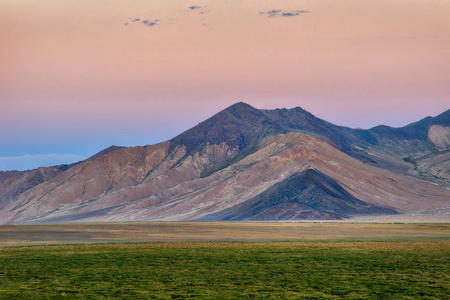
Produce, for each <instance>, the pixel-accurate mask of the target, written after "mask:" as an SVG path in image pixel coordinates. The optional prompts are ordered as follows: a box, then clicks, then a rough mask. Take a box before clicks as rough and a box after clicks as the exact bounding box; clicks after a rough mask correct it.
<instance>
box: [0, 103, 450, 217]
mask: <svg viewBox="0 0 450 300" xmlns="http://www.w3.org/2000/svg"><path fill="white" fill-rule="evenodd" d="M438 120H439V122H440V123H441V124H442V122H444V121H445V120H446V118H440V119H438ZM442 120H444V121H442ZM421 122H422V121H421ZM421 122H418V123H417V124H419V125H420V126H419V125H415V126H419V127H420V128H419V127H413V129H414V130H415V131H419V129H420V130H426V134H425V135H426V136H427V135H428V131H429V128H431V126H433V125H434V124H433V122H431V121H430V120H428V121H427V122H422V123H421ZM425 123H426V124H425ZM415 124H416V123H415ZM424 124H425V125H424ZM439 126H441V125H439ZM417 128H419V129H417ZM421 128H422V129H421ZM383 130H385V129H383ZM383 130H375V131H374V132H373V133H372V132H369V131H367V132H366V133H364V132H362V131H364V130H352V129H348V128H342V127H338V126H335V125H333V124H330V123H327V122H325V121H322V120H320V119H317V118H315V117H314V116H312V115H311V114H309V113H307V112H305V111H303V110H301V109H298V108H297V109H293V110H275V111H259V110H256V109H254V108H252V107H251V106H248V105H246V104H243V103H238V104H236V105H234V106H232V107H230V108H229V109H226V110H224V111H223V112H221V113H219V114H217V115H215V116H214V117H212V118H211V119H209V120H207V121H205V122H203V123H201V124H199V125H198V126H197V127H194V128H193V129H191V130H188V131H187V132H185V133H183V134H181V135H179V136H178V137H176V138H174V139H173V140H171V141H168V142H164V143H160V144H156V145H150V146H145V147H130V148H120V147H113V148H109V149H106V150H105V151H104V152H101V153H99V154H98V155H95V156H93V157H91V158H89V159H87V160H86V161H84V162H82V163H80V164H78V165H75V166H72V167H70V168H69V169H67V170H65V171H62V168H40V169H36V170H32V171H28V172H8V173H6V172H0V223H39V222H41V223H42V222H73V221H79V222H83V221H136V220H196V219H204V220H291V219H295V220H297V219H342V218H353V217H356V216H374V217H375V216H378V215H380V214H384V215H397V214H403V213H408V212H419V211H425V210H430V209H439V208H443V207H447V206H450V203H449V202H450V197H449V195H450V191H449V189H448V188H447V187H446V184H447V183H446V182H445V181H444V182H442V183H440V181H439V182H438V183H436V181H435V182H430V181H429V180H428V179H427V178H421V177H419V176H418V175H417V174H416V173H414V170H413V166H412V165H410V164H408V163H407V162H404V161H403V156H402V155H403V154H402V153H404V152H405V151H407V152H408V151H409V152H411V151H412V152H414V151H416V150H417V149H416V150H414V149H412V150H407V149H406V148H405V147H407V146H405V145H408V147H411V145H413V144H417V143H419V144H420V143H421V140H420V139H419V138H417V136H419V137H420V134H416V135H415V136H414V135H411V139H410V140H408V141H409V142H407V143H406V142H404V140H405V139H407V138H408V137H409V136H408V135H405V136H403V137H402V139H403V140H402V142H398V139H397V137H398V136H397V131H394V132H392V131H390V129H386V132H388V133H387V134H386V135H383V134H382V132H381V131H383ZM405 130H406V129H405ZM408 130H409V129H408ZM432 130H433V129H432ZM301 132H303V133H301ZM312 135H314V137H313V136H312ZM390 136H394V137H395V138H392V139H391V142H390V145H391V146H389V147H387V148H385V149H383V148H382V147H381V146H380V145H382V144H383V143H386V141H387V139H388V138H389V137H390ZM435 140H436V139H435ZM395 143H399V144H398V145H397V146H396V144H395ZM441 144H442V143H441ZM424 145H425V144H424ZM402 147H403V148H402ZM421 147H422V146H421ZM424 147H425V146H423V147H422V148H424ZM419 148H420V147H419ZM422 148H421V149H422ZM392 149H406V150H402V151H400V154H399V153H396V152H395V151H392ZM427 151H428V152H427ZM430 151H431V150H426V151H425V150H424V152H422V154H423V155H428V156H427V157H428V159H427V157H425V158H423V159H422V160H418V161H419V162H421V163H422V164H421V165H419V168H423V169H424V170H425V169H426V168H427V166H429V165H430V164H431V163H429V162H430V160H431V161H432V162H433V163H435V162H436V161H439V160H440V159H441V158H442V159H443V158H445V157H447V156H445V155H444V153H448V150H444V152H442V151H441V152H437V150H436V149H435V150H434V151H435V152H432V151H431V152H430ZM445 151H447V152H445ZM429 157H432V159H431V158H429ZM443 166H444V167H443V168H446V167H445V164H443ZM433 170H435V169H433ZM447 171H448V170H447ZM423 172H425V171H423ZM430 172H432V171H430ZM440 172H441V173H439V174H448V172H447V173H445V172H442V170H441V171H440ZM444 177H445V176H444ZM444 179H445V178H444ZM424 199H426V201H424ZM435 211H436V210H435ZM435 217H436V216H435Z"/></svg>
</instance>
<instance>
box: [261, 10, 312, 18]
mask: <svg viewBox="0 0 450 300" xmlns="http://www.w3.org/2000/svg"><path fill="white" fill-rule="evenodd" d="M306 13H309V11H308V10H294V11H285V10H282V9H272V10H269V11H267V12H260V13H259V14H260V15H267V16H268V17H277V16H278V17H294V16H299V15H300V14H306Z"/></svg>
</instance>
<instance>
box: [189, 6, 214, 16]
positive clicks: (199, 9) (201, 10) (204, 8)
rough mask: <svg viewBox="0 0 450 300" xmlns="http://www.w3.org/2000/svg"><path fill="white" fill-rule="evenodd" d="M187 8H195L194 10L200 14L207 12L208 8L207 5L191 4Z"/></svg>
mask: <svg viewBox="0 0 450 300" xmlns="http://www.w3.org/2000/svg"><path fill="white" fill-rule="evenodd" d="M189 9H190V10H195V11H197V12H198V13H200V14H204V13H207V12H209V10H208V9H207V6H198V5H192V6H189Z"/></svg>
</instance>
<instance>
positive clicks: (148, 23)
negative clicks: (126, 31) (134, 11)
mask: <svg viewBox="0 0 450 300" xmlns="http://www.w3.org/2000/svg"><path fill="white" fill-rule="evenodd" d="M160 21H161V20H159V19H154V20H153V21H150V20H147V19H139V18H130V20H129V21H128V22H125V23H124V24H123V25H125V26H128V25H130V24H131V23H139V24H142V25H145V26H148V27H153V26H155V25H156V24H158V22H160Z"/></svg>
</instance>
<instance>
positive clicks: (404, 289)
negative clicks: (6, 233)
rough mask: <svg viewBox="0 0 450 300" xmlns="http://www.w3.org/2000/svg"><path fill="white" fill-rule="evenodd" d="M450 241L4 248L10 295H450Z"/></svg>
mask: <svg viewBox="0 0 450 300" xmlns="http://www.w3.org/2000/svg"><path fill="white" fill-rule="evenodd" d="M449 282H450V240H448V239H441V240H413V241H412V240H391V241H384V242H383V241H340V242H326V241H295V242H153V243H113V244H70V245H50V246H21V247H1V248H0V298H1V299H17V298H22V299H61V298H82V299H86V298H87V299H94V298H95V299H97V298H100V299H101V298H103V299H106V298H138V299H173V298H190V297H195V298H203V299H250V298H256V299H341V298H343V299H450V284H449Z"/></svg>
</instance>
